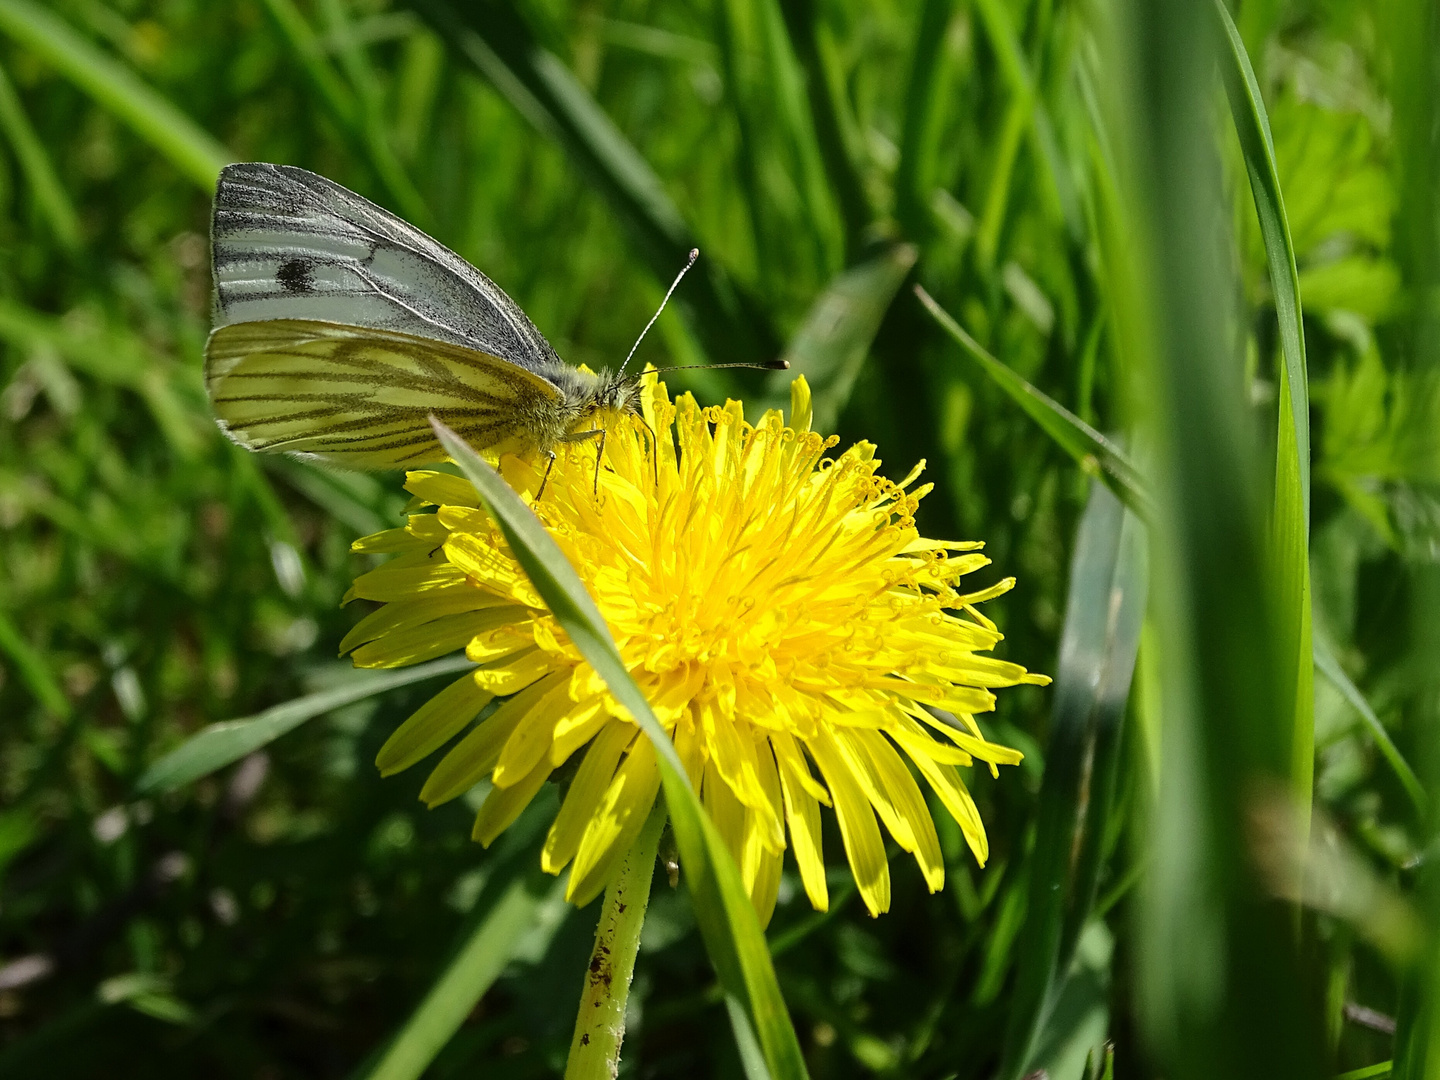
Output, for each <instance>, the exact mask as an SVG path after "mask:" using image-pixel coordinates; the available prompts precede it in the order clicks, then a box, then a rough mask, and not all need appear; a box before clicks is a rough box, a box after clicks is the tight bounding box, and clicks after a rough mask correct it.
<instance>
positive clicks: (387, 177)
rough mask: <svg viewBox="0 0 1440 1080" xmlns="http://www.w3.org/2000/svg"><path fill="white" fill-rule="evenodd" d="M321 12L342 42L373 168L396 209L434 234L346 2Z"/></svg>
mask: <svg viewBox="0 0 1440 1080" xmlns="http://www.w3.org/2000/svg"><path fill="white" fill-rule="evenodd" d="M320 9H321V11H322V12H323V13H324V15H325V21H326V22H327V23H328V24H329V30H330V35H331V37H332V38H334V39H335V40H337V41H338V42H339V52H340V62H341V64H342V65H343V66H344V69H345V74H346V76H347V77H348V78H349V80H350V84H351V85H352V86H353V87H354V88H355V94H356V98H357V101H358V109H359V112H358V117H357V119H358V122H359V134H360V138H361V142H362V143H363V145H364V148H365V151H366V153H367V154H368V155H369V158H370V164H371V167H372V168H374V170H375V172H376V175H378V176H379V177H380V182H381V183H383V184H384V185H385V188H386V190H387V191H388V192H389V193H390V197H391V198H392V199H394V200H395V208H396V209H397V210H399V211H400V213H401V215H402V216H404V217H406V218H409V219H410V221H411V222H413V223H414V224H416V225H418V226H420V227H421V228H423V229H430V230H432V231H433V230H434V228H435V215H434V214H432V213H431V212H430V207H429V206H428V205H427V204H426V202H425V198H424V196H422V195H421V194H420V191H419V189H418V188H416V187H415V183H414V181H413V180H411V179H410V176H409V174H407V173H406V172H405V166H404V165H402V164H401V163H400V158H399V156H398V155H397V154H396V153H395V147H394V146H392V145H391V143H390V136H389V132H388V131H387V130H386V124H385V95H384V92H383V91H382V90H381V88H380V80H379V77H378V76H377V75H376V74H375V68H374V66H373V65H372V64H371V63H370V58H369V57H368V56H367V55H366V53H365V49H364V46H362V45H361V43H360V42H359V41H357V40H356V38H355V30H354V27H353V26H352V25H351V22H350V16H349V14H348V13H347V12H346V10H345V4H344V0H322V2H321V4H320Z"/></svg>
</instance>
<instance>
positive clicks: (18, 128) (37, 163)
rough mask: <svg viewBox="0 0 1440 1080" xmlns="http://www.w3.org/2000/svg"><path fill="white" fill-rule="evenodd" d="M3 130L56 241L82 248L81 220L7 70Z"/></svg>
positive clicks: (1, 91)
mask: <svg viewBox="0 0 1440 1080" xmlns="http://www.w3.org/2000/svg"><path fill="white" fill-rule="evenodd" d="M0 130H3V131H4V132H5V137H6V138H7V139H8V140H10V147H11V149H13V150H14V151H15V160H16V161H18V162H19V163H20V171H21V172H23V173H24V174H25V179H26V181H27V182H28V183H29V185H30V190H31V191H32V192H33V193H34V195H35V205H36V207H37V209H39V211H40V215H41V216H42V217H43V218H44V219H45V223H46V224H47V225H49V226H50V231H51V232H53V233H54V234H55V239H56V240H58V241H60V246H61V247H63V248H65V249H66V250H67V251H75V250H76V249H77V248H79V247H80V217H79V215H78V214H76V213H75V207H74V205H73V204H72V203H71V202H70V196H69V195H68V194H66V192H65V188H64V186H63V185H62V184H61V183H60V178H59V177H58V176H56V175H55V167H54V166H53V165H51V164H50V155H49V154H48V153H47V152H46V150H45V144H44V143H42V142H41V141H40V136H38V135H36V134H35V128H34V127H33V126H32V125H31V123H30V118H29V117H28V116H26V115H25V108H24V106H23V105H21V103H20V97H19V95H18V94H16V93H15V86H14V84H13V83H11V81H10V77H9V76H8V75H6V74H5V71H4V69H0Z"/></svg>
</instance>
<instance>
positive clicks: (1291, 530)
mask: <svg viewBox="0 0 1440 1080" xmlns="http://www.w3.org/2000/svg"><path fill="white" fill-rule="evenodd" d="M1213 10H1214V12H1215V17H1216V19H1217V20H1219V23H1220V26H1221V29H1222V31H1223V39H1224V43H1225V46H1226V47H1223V48H1222V49H1221V50H1220V57H1221V68H1222V71H1223V72H1224V74H1225V86H1226V90H1227V91H1228V94H1229V98H1230V111H1231V115H1232V116H1233V117H1234V120H1235V131H1236V134H1238V135H1239V137H1240V148H1241V151H1242V153H1243V154H1244V157H1245V171H1246V172H1247V173H1248V174H1249V177H1250V191H1251V194H1252V195H1253V196H1254V199H1255V213H1256V215H1257V217H1258V218H1259V219H1260V234H1261V236H1262V237H1263V238H1264V241H1265V261H1266V264H1267V266H1268V267H1269V271H1270V288H1271V291H1272V292H1273V293H1274V297H1275V314H1276V317H1277V318H1278V320H1279V324H1280V348H1281V353H1282V355H1283V356H1284V361H1285V370H1284V378H1282V379H1281V381H1280V420H1279V436H1278V438H1277V439H1276V449H1275V454H1276V457H1275V503H1274V509H1273V511H1272V513H1273V515H1274V516H1273V520H1272V522H1271V556H1270V557H1271V573H1272V575H1273V578H1274V588H1275V594H1276V603H1277V605H1278V610H1279V611H1280V612H1281V613H1282V614H1281V618H1282V620H1283V622H1282V625H1283V632H1284V645H1283V648H1284V649H1285V650H1286V653H1287V656H1288V657H1290V658H1291V681H1292V685H1293V690H1292V695H1291V696H1292V702H1293V703H1292V707H1291V709H1290V714H1291V715H1292V716H1293V718H1294V722H1293V725H1292V730H1291V745H1290V786H1291V790H1292V792H1293V794H1294V796H1295V801H1296V805H1298V806H1302V807H1308V806H1309V805H1310V799H1311V792H1312V788H1313V787H1314V773H1315V677H1314V671H1315V666H1314V660H1313V656H1312V653H1313V650H1312V647H1311V641H1310V639H1311V634H1312V629H1311V618H1310V391H1309V377H1308V375H1307V373H1306V368H1305V326H1304V322H1303V320H1302V317H1301V308H1300V275H1299V272H1298V271H1297V270H1296V269H1295V245H1294V242H1293V241H1292V240H1291V237H1290V226H1289V223H1288V222H1287V220H1286V217H1285V200H1284V198H1283V196H1282V195H1281V192H1280V172H1279V169H1278V168H1277V166H1276V164H1275V144H1274V140H1273V139H1272V138H1271V137H1270V119H1269V117H1268V116H1267V115H1266V112H1265V102H1264V100H1263V99H1262V98H1261V96H1260V85H1259V83H1258V82H1257V81H1256V79H1255V72H1254V70H1253V69H1252V68H1251V66H1250V58H1249V56H1247V55H1246V52H1245V44H1244V42H1243V41H1242V40H1241V38H1240V32H1239V31H1238V30H1236V29H1235V23H1234V22H1233V21H1232V20H1231V18H1230V12H1229V11H1228V10H1227V9H1226V7H1225V4H1224V2H1223V0H1214V3H1213Z"/></svg>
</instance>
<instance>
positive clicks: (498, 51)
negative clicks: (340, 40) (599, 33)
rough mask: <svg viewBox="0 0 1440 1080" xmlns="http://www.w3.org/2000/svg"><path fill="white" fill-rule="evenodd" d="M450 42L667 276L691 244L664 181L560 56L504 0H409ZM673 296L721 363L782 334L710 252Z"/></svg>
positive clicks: (766, 350)
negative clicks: (496, 2)
mask: <svg viewBox="0 0 1440 1080" xmlns="http://www.w3.org/2000/svg"><path fill="white" fill-rule="evenodd" d="M411 6H412V7H413V8H414V9H415V10H416V11H418V12H420V13H421V14H422V15H423V16H425V18H426V19H427V20H429V22H430V23H431V25H432V26H433V27H434V28H435V30H436V32H437V33H438V34H439V35H440V37H441V38H442V39H443V40H444V41H445V42H446V43H447V44H448V45H449V47H450V48H451V49H452V50H453V51H454V53H455V55H456V57H457V59H459V60H460V61H462V62H463V63H464V64H465V65H466V66H467V67H469V68H471V69H473V70H475V71H478V72H479V73H480V74H481V75H482V76H484V77H485V78H486V79H488V80H489V81H490V82H491V84H492V85H494V87H495V89H496V90H498V91H499V92H500V94H501V95H502V96H503V97H505V99H506V100H508V101H509V102H510V104H511V105H512V106H513V107H514V108H515V110H516V111H517V112H519V113H520V115H522V116H523V117H525V119H526V120H528V121H529V122H530V123H531V124H533V125H534V126H535V128H536V129H537V130H539V131H540V132H541V133H542V134H543V135H545V136H546V137H547V138H550V139H551V140H553V141H554V142H555V143H556V144H557V145H558V146H560V148H561V149H562V150H564V151H565V153H566V154H567V155H568V156H569V157H570V160H571V161H572V163H573V164H574V165H575V166H576V168H577V169H578V170H579V171H580V173H581V174H582V175H583V176H584V177H586V179H587V180H588V181H589V182H590V183H591V184H592V185H593V186H594V187H595V189H596V190H597V191H599V192H600V194H601V195H603V196H604V197H605V198H606V199H607V200H608V201H609V203H610V205H611V206H612V207H613V208H614V210H615V212H616V214H617V216H618V217H619V219H620V221H621V223H622V224H623V225H624V226H625V227H626V228H627V229H628V231H629V232H630V235H631V237H632V238H633V239H634V241H635V243H636V245H637V246H638V248H639V249H640V252H641V254H642V255H643V256H644V258H645V260H646V262H647V263H648V264H649V266H650V269H651V270H652V272H654V274H655V276H656V277H657V278H658V279H659V280H661V281H664V282H669V281H670V279H671V278H673V277H674V276H675V272H676V271H677V270H678V269H679V268H680V266H681V265H682V264H683V262H684V260H685V255H686V253H687V252H688V251H689V250H690V249H691V248H692V247H695V246H696V244H695V237H694V233H693V232H692V230H691V229H690V227H689V225H687V224H686V222H685V218H684V217H683V215H682V214H681V213H680V210H679V208H678V207H677V206H676V205H675V202H674V200H672V199H671V198H670V196H669V194H668V193H667V192H666V191H665V185H664V183H663V182H662V181H661V179H660V177H659V176H658V175H657V174H656V173H655V170H654V169H652V168H651V167H650V165H649V163H648V162H647V161H646V160H645V159H644V158H643V157H642V156H641V155H640V152H639V151H638V150H636V149H635V147H634V146H633V145H632V144H631V143H630V141H629V140H628V139H626V138H625V135H624V134H623V133H622V132H621V131H620V129H619V128H618V127H616V126H615V122H614V121H613V120H611V119H610V117H609V116H608V115H606V113H605V111H604V110H603V109H602V108H601V107H600V105H599V104H598V103H597V102H596V101H595V99H594V98H593V97H591V96H590V93H589V91H587V90H586V89H585V87H584V85H583V84H581V82H580V80H579V79H577V78H576V77H575V75H574V73H573V72H571V71H570V69H569V68H567V67H566V66H565V65H564V64H563V63H562V62H561V61H560V60H559V58H558V57H556V56H555V55H553V54H552V53H550V52H547V51H546V50H545V49H543V48H542V47H541V46H540V44H539V43H538V42H537V41H536V40H535V36H534V34H533V33H532V32H531V30H530V28H529V27H528V26H527V25H526V24H525V23H524V21H523V20H522V19H521V17H520V16H519V14H518V13H517V12H516V11H514V10H513V9H511V8H508V7H498V6H496V7H492V6H490V5H483V6H480V5H472V4H460V3H454V2H452V0H411ZM675 303H676V304H678V305H679V306H680V307H681V308H682V309H684V310H685V311H686V312H687V313H688V314H689V315H690V316H691V318H692V321H693V323H694V324H695V327H696V330H697V334H698V336H699V338H700V341H701V344H702V345H703V347H704V348H705V350H706V352H707V353H708V354H709V355H710V356H711V357H713V358H714V359H715V360H716V361H717V362H722V361H724V362H733V361H747V360H756V361H769V360H773V359H774V358H775V357H776V356H778V355H779V354H780V340H779V336H778V335H777V334H776V332H775V330H774V329H773V327H771V325H770V321H769V317H768V315H766V313H765V309H764V307H763V305H761V304H760V303H759V301H757V300H755V299H753V298H752V297H750V296H748V295H747V294H745V293H744V292H743V291H742V290H741V289H740V287H739V285H738V284H737V283H736V282H735V281H733V280H732V279H731V278H730V276H729V275H728V274H726V272H725V270H724V269H723V268H722V267H721V266H720V264H719V262H718V261H716V260H715V259H705V258H702V259H701V260H700V262H699V264H698V265H697V266H696V267H695V269H694V270H693V271H692V272H691V274H690V276H689V277H688V278H687V279H686V282H685V288H684V289H681V290H680V291H679V293H678V294H677V295H676V297H675Z"/></svg>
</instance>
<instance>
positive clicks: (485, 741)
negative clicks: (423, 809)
mask: <svg viewBox="0 0 1440 1080" xmlns="http://www.w3.org/2000/svg"><path fill="white" fill-rule="evenodd" d="M472 678H473V676H472ZM561 678H562V676H560V675H558V674H557V675H552V676H551V678H549V679H545V680H542V681H541V682H539V683H536V684H535V685H534V686H531V687H530V688H529V689H528V690H526V691H525V692H524V693H520V694H516V695H515V696H514V697H512V698H511V699H510V700H509V701H507V702H505V704H504V705H501V706H500V708H498V709H496V710H495V712H494V713H492V714H491V715H490V717H489V718H488V719H486V720H483V721H481V723H480V725H479V726H478V727H477V728H475V730H473V731H472V732H470V734H468V735H466V736H465V738H463V739H461V740H460V742H459V743H457V744H456V745H455V747H454V749H452V750H451V751H450V752H449V753H448V754H446V755H445V756H444V757H443V758H441V759H440V764H439V765H437V766H435V771H434V772H432V773H431V774H430V778H429V779H428V780H426V781H425V786H424V787H423V788H421V789H420V798H421V799H422V800H423V801H424V802H425V803H426V804H427V805H429V806H432V807H433V806H439V805H440V804H441V803H443V802H448V801H449V800H450V799H453V798H455V796H457V795H463V794H464V793H465V792H467V791H469V790H470V789H471V788H472V787H474V786H475V785H476V784H477V783H479V782H480V781H481V780H483V779H485V777H487V776H489V775H490V773H491V772H492V771H493V770H494V768H495V763H496V762H497V761H499V760H500V751H501V750H503V749H504V747H505V742H506V740H508V739H509V738H510V734H511V732H513V731H514V730H515V727H516V725H518V724H519V723H520V721H521V720H523V719H524V718H525V715H526V713H528V712H529V711H530V710H531V709H533V708H534V707H535V705H536V703H537V702H539V700H540V699H541V698H542V697H544V696H545V695H546V694H547V693H549V692H550V690H551V689H553V687H554V684H555V683H556V682H558V681H559V680H560V679H561Z"/></svg>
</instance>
